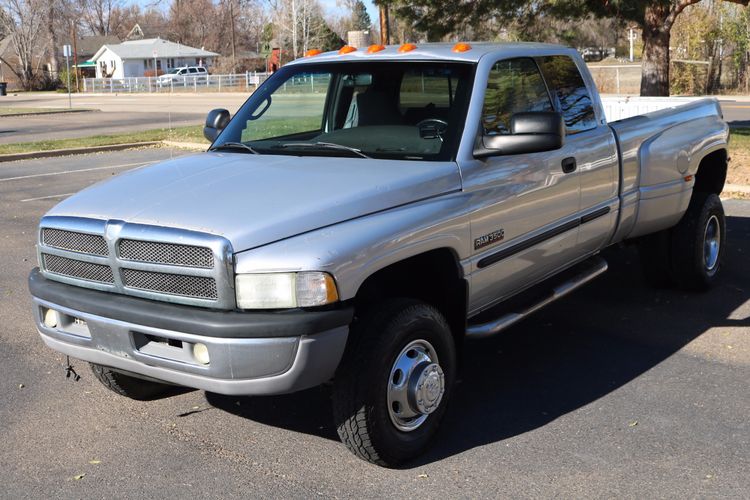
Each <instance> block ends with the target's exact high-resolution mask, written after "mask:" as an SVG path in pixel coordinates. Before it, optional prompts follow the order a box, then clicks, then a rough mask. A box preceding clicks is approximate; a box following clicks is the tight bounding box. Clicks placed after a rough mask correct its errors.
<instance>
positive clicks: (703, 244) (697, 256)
mask: <svg viewBox="0 0 750 500" xmlns="http://www.w3.org/2000/svg"><path fill="white" fill-rule="evenodd" d="M725 244H726V220H725V217H724V208H723V206H722V204H721V199H720V198H719V196H718V195H716V194H712V193H702V192H696V193H694V194H693V198H692V200H690V205H689V206H688V209H687V211H686V212H685V215H683V217H682V219H681V220H680V222H679V223H678V224H677V225H676V226H675V227H673V228H671V229H668V230H666V231H661V232H659V233H655V234H652V235H649V236H647V237H646V238H644V239H643V240H642V241H641V243H640V245H639V253H640V257H641V262H642V264H643V270H644V273H645V276H646V279H647V281H649V282H650V283H651V284H654V285H657V286H664V285H677V286H679V287H680V288H683V289H686V290H707V289H708V288H710V287H711V286H712V285H713V284H714V283H715V282H716V279H717V276H718V274H719V271H720V270H721V263H722V258H723V255H724V247H725Z"/></svg>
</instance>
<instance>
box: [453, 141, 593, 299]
mask: <svg viewBox="0 0 750 500" xmlns="http://www.w3.org/2000/svg"><path fill="white" fill-rule="evenodd" d="M568 153H570V151H568V150H567V149H566V148H563V150H559V151H552V152H547V153H535V154H530V155H515V156H501V157H496V158H491V159H488V160H487V161H486V162H478V163H479V165H477V166H476V167H475V168H470V169H469V168H467V169H466V171H465V174H464V189H465V190H466V191H468V192H471V193H472V198H471V199H472V205H473V206H474V207H475V211H474V212H473V215H472V219H471V238H472V241H473V243H472V251H473V257H472V297H471V299H470V310H475V309H478V308H481V307H484V306H487V305H489V304H491V303H494V302H496V301H497V300H500V299H501V298H502V297H504V296H507V295H508V294H509V293H511V292H513V291H516V290H518V289H519V288H523V287H524V285H525V284H526V283H528V282H530V281H534V280H537V279H540V278H541V277H543V276H545V275H547V274H548V273H549V272H551V271H553V270H555V269H557V268H560V267H562V266H564V265H565V264H566V263H567V262H570V260H571V258H574V256H575V253H576V249H575V244H576V241H577V235H578V227H577V225H576V226H575V227H570V228H569V229H567V230H566V231H564V232H562V233H560V234H554V235H553V233H554V232H556V231H558V230H559V228H561V227H563V226H565V225H566V224H568V223H569V222H570V220H573V219H576V217H577V213H578V197H579V188H578V173H577V172H572V173H569V174H566V173H563V171H562V167H561V161H562V159H563V158H565V157H566V154H568ZM568 156H569V154H568ZM498 232H500V233H501V234H502V238H501V239H497V240H496V241H494V243H490V244H487V245H486V246H483V245H484V243H485V240H483V238H487V237H488V235H492V234H496V233H498ZM543 235H546V236H549V237H548V238H544V237H543ZM490 238H491V237H490ZM533 238H536V239H533ZM524 241H533V242H534V243H535V244H534V246H533V247H531V248H527V249H523V250H520V251H517V252H513V253H512V254H511V255H508V256H507V257H504V258H502V259H500V260H498V261H496V262H492V263H491V264H487V262H488V261H490V262H491V261H493V260H494V257H493V256H494V255H495V254H498V252H504V251H506V250H508V249H512V248H514V247H515V249H516V250H517V249H518V248H520V247H518V246H516V245H518V244H521V243H522V242H524ZM483 260H484V265H480V262H482V261H483Z"/></svg>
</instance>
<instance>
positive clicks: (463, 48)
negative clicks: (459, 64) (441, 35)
mask: <svg viewBox="0 0 750 500" xmlns="http://www.w3.org/2000/svg"><path fill="white" fill-rule="evenodd" d="M469 50H471V45H469V44H468V43H464V42H459V43H457V44H456V45H454V46H453V52H468V51H469Z"/></svg>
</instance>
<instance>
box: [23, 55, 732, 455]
mask: <svg viewBox="0 0 750 500" xmlns="http://www.w3.org/2000/svg"><path fill="white" fill-rule="evenodd" d="M204 132H205V135H206V136H207V137H208V138H209V139H210V140H211V141H212V145H211V147H210V148H209V150H208V152H205V153H202V154H197V155H193V156H187V157H180V158H176V159H174V160H170V161H165V162H163V163H160V164H157V165H151V166H148V167H144V168H138V169H135V170H132V171H129V172H127V173H124V174H122V175H119V176H117V177H115V178H113V179H111V180H108V181H107V182H103V183H100V184H98V185H95V186H92V187H90V188H88V189H85V190H83V191H81V192H80V193H78V194H76V195H74V196H72V197H70V198H68V199H66V200H65V201H63V202H62V203H60V204H58V205H57V206H56V207H54V208H53V209H52V210H50V211H49V213H47V214H46V215H45V216H44V218H43V219H42V220H41V224H40V227H39V236H38V255H39V268H38V269H34V270H33V271H32V272H31V275H30V277H29V287H30V290H31V294H32V295H33V302H34V317H35V320H36V325H37V327H38V329H39V332H40V334H41V336H42V339H43V340H44V342H45V343H46V344H47V345H48V346H49V347H51V348H53V349H56V350H58V351H60V352H62V353H64V354H67V355H69V356H74V357H76V358H79V359H82V360H85V361H88V362H90V363H91V366H92V368H93V372H94V374H95V375H96V377H97V378H98V379H99V380H100V381H101V382H102V383H103V384H104V385H105V386H107V388H109V389H111V390H113V391H115V392H117V393H119V394H122V395H124V396H128V397H131V398H136V399H148V398H153V397H156V396H157V395H158V394H159V393H160V392H162V391H164V389H165V388H168V387H169V385H179V386H187V387H192V388H197V389H203V390H206V391H211V392H215V393H221V394H229V395H264V394H280V393H287V392H292V391H298V390H301V389H305V388H309V387H312V386H315V385H318V384H321V383H324V382H328V381H333V384H332V397H333V414H334V419H335V425H336V426H337V428H338V433H339V435H340V437H341V439H342V441H343V442H344V443H345V444H346V446H347V447H348V448H349V449H350V450H351V451H352V452H354V453H355V454H356V455H358V456H359V457H361V458H363V459H365V460H369V461H371V462H374V463H378V464H382V465H386V466H394V465H397V464H399V463H401V462H403V461H404V460H407V459H410V458H412V457H414V456H416V455H417V454H419V453H420V452H422V451H423V450H424V448H425V447H426V446H427V445H428V443H429V442H430V440H431V438H432V437H433V436H434V434H435V432H436V430H437V428H438V425H439V423H440V421H441V418H442V417H443V415H444V413H445V410H446V405H447V404H448V400H449V399H450V396H451V391H452V387H453V382H454V380H455V378H456V370H457V355H456V353H457V352H458V351H459V348H460V346H461V344H462V343H463V342H464V341H465V340H466V339H471V338H482V337H487V336H490V335H494V334H497V333H498V332H501V331H503V330H504V329H506V328H508V327H509V326H511V325H513V324H514V323H516V322H517V321H519V320H521V319H523V318H524V317H526V316H527V315H529V314H530V313H532V312H534V311H535V310H537V309H539V308H540V307H542V306H544V305H545V304H548V303H550V302H552V301H554V300H555V299H558V298H560V297H562V296H564V295H566V294H568V293H569V292H571V291H572V290H574V289H576V288H577V287H579V286H582V285H583V284H585V283H587V282H588V281H590V280H591V279H593V278H594V277H596V276H598V275H600V274H601V273H603V272H604V271H605V270H606V269H607V264H606V262H605V261H604V260H603V259H602V257H601V256H600V255H599V253H600V251H601V250H602V249H604V248H605V247H608V246H610V245H614V244H617V243H621V242H634V243H637V244H638V245H639V248H640V252H641V257H642V259H641V260H642V261H643V267H644V269H645V271H646V276H647V277H648V278H649V280H651V281H653V282H658V283H662V284H668V283H671V284H673V285H677V286H681V287H685V288H689V289H695V290H701V289H705V288H707V287H709V286H710V285H711V284H712V283H713V282H714V281H715V280H716V278H717V273H718V272H719V268H720V266H721V260H722V252H723V249H724V244H725V237H726V236H725V234H726V233H725V222H724V213H723V209H722V205H721V201H720V200H719V196H718V195H719V193H720V192H721V191H722V188H723V185H724V181H725V176H726V172H727V141H728V128H727V125H726V123H725V122H724V121H723V119H722V115H721V111H720V109H719V106H718V104H717V102H716V101H715V100H711V99H706V100H701V101H698V102H694V103H691V104H687V105H683V106H679V107H676V108H674V109H668V110H662V111H657V112H653V113H649V114H646V115H643V116H635V117H631V118H628V119H624V120H621V121H616V122H613V123H607V122H606V119H605V117H604V114H603V111H602V106H601V101H600V98H599V96H598V94H597V91H596V88H595V86H594V83H593V81H592V78H591V76H590V74H589V72H588V71H587V69H586V66H585V64H584V63H583V60H582V59H581V57H580V56H579V55H578V54H577V53H576V52H575V51H574V50H572V49H567V48H563V47H559V46H555V45H543V44H484V43H472V44H466V43H463V44H457V45H455V46H454V45H451V44H436V45H433V44H425V45H421V46H415V45H411V44H409V45H404V46H401V47H397V46H387V47H383V46H372V47H369V48H367V49H354V48H351V47H345V48H343V49H342V50H340V51H337V52H329V53H323V54H316V53H315V52H311V53H310V54H309V55H308V56H307V57H304V58H302V59H299V60H297V61H294V62H292V63H290V64H287V65H286V66H284V67H283V68H281V69H280V70H279V71H278V72H277V73H275V74H274V75H273V76H272V77H271V78H269V79H268V81H266V82H265V83H264V84H263V85H261V86H260V88H258V90H256V91H255V92H254V93H253V94H252V95H251V96H250V97H249V99H248V100H247V102H246V103H245V104H244V105H243V106H242V107H241V108H240V109H239V111H237V113H236V114H235V115H234V116H233V117H232V118H231V119H230V115H229V112H228V111H226V110H214V111H212V112H211V113H210V114H209V115H208V118H207V120H206V127H205V129H204Z"/></svg>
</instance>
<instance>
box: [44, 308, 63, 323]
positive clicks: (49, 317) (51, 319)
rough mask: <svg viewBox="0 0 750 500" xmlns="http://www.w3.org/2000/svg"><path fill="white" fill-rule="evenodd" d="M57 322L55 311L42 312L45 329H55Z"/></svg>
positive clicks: (57, 317)
mask: <svg viewBox="0 0 750 500" xmlns="http://www.w3.org/2000/svg"><path fill="white" fill-rule="evenodd" d="M59 321H60V320H59V316H58V315H57V311H55V310H54V309H46V310H45V311H44V326H46V327H47V328H56V327H57V324H58V323H59Z"/></svg>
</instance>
